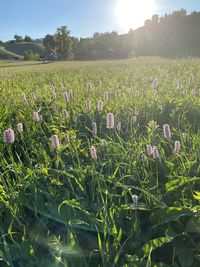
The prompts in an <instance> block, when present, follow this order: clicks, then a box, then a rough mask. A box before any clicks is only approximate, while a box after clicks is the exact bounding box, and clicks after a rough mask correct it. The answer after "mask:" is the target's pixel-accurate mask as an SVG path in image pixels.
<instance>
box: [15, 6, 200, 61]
mask: <svg viewBox="0 0 200 267" xmlns="http://www.w3.org/2000/svg"><path fill="white" fill-rule="evenodd" d="M22 41H27V42H28V41H32V38H31V37H29V36H25V37H24V38H22V37H21V36H18V35H15V42H22ZM38 41H40V42H42V43H43V45H44V47H45V55H54V56H55V54H56V55H57V58H56V59H62V60H72V59H74V60H97V59H122V58H129V57H133V56H165V57H166V56H167V57H179V56H200V46H199V42H200V12H196V11H194V12H192V13H191V14H187V11H186V10H185V9H181V10H178V11H174V12H172V13H170V14H165V15H164V16H161V17H159V15H156V14H155V15H153V16H152V18H151V19H148V20H146V21H145V22H144V26H143V27H140V28H138V29H136V30H132V29H130V30H129V32H128V33H127V34H121V35H120V34H118V33H117V32H116V31H113V32H105V33H99V32H96V33H94V34H93V36H92V37H90V38H76V37H72V36H70V30H69V29H68V27H67V26H61V27H59V28H57V30H56V32H55V34H47V35H46V36H45V37H44V38H42V39H41V40H38ZM45 55H44V56H45Z"/></svg>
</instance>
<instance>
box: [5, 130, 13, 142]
mask: <svg viewBox="0 0 200 267" xmlns="http://www.w3.org/2000/svg"><path fill="white" fill-rule="evenodd" d="M4 140H5V142H7V143H10V144H11V143H13V142H14V141H15V133H14V131H13V130H12V129H11V128H8V129H7V130H5V131H4Z"/></svg>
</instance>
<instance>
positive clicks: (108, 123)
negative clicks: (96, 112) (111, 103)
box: [106, 112, 115, 129]
mask: <svg viewBox="0 0 200 267" xmlns="http://www.w3.org/2000/svg"><path fill="white" fill-rule="evenodd" d="M114 126H115V119H114V115H113V113H111V112H109V113H108V114H107V120H106V128H107V129H112V128H114Z"/></svg>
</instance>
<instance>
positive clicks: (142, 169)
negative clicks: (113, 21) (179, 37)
mask: <svg viewBox="0 0 200 267" xmlns="http://www.w3.org/2000/svg"><path fill="white" fill-rule="evenodd" d="M13 64H14V63H10V65H9V64H8V63H4V64H3V65H2V66H4V67H1V68H0V136H1V137H0V177H1V179H0V266H1V267H8V266H9V267H62V266H63V267H77V266H78V267H87V266H89V267H90V266H91V267H100V266H101V267H115V266H120V267H121V266H122V267H143V266H144V267H151V266H152V267H170V266H174V267H190V266H191V267H199V266H200V127H199V125H200V68H199V66H200V60H198V59H184V60H167V59H159V58H147V59H145V58H138V59H133V60H128V61H115V62H109V61H108V62H106V61H105V62H104V61H102V62H93V63H92V62H82V63H78V62H71V63H62V62H61V63H49V64H40V65H29V66H28V65H27V66H20V64H19V65H18V66H17V67H14V66H13Z"/></svg>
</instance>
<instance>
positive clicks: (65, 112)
mask: <svg viewBox="0 0 200 267" xmlns="http://www.w3.org/2000/svg"><path fill="white" fill-rule="evenodd" d="M67 115H68V113H67V110H66V109H64V110H63V116H64V117H65V118H67Z"/></svg>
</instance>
